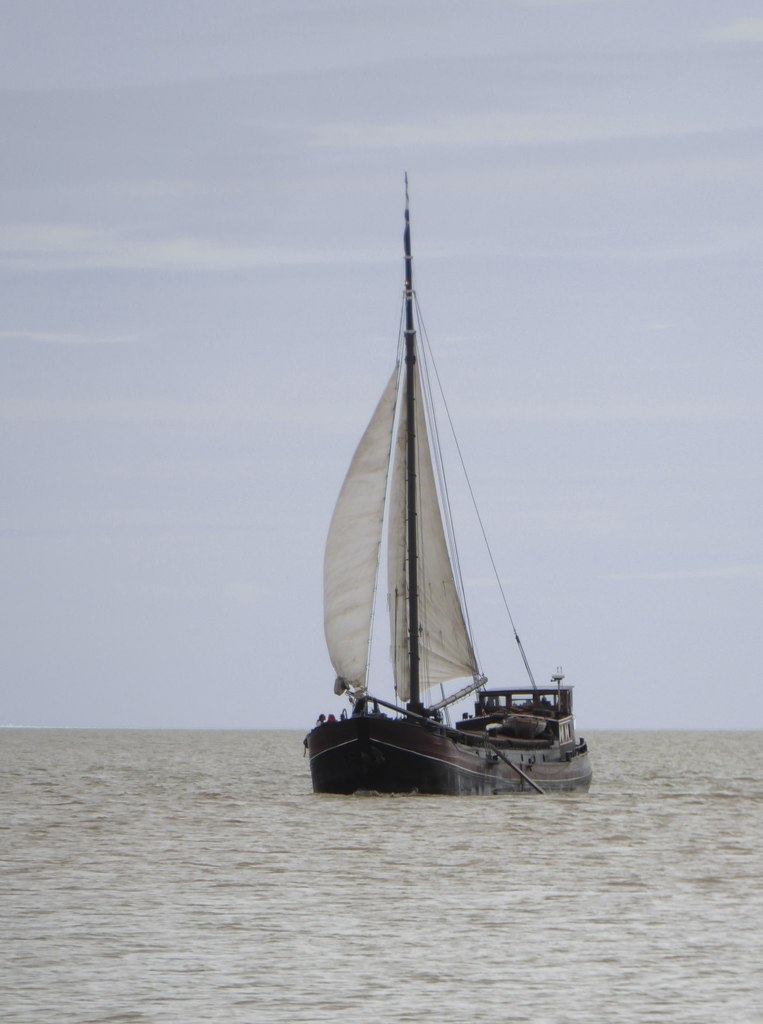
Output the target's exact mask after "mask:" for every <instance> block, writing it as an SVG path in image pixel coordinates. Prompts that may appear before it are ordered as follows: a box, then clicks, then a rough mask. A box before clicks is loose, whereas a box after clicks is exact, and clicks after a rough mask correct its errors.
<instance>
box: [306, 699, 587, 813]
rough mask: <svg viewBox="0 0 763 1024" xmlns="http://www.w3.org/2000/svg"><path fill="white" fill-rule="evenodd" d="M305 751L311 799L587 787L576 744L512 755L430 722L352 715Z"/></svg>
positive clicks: (324, 730)
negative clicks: (318, 795)
mask: <svg viewBox="0 0 763 1024" xmlns="http://www.w3.org/2000/svg"><path fill="white" fill-rule="evenodd" d="M305 745H306V747H307V750H308V753H309V757H310V772H311V775H312V780H313V790H314V791H315V792H316V793H339V794H350V793H358V792H375V793H429V794H442V795H447V796H466V795H475V796H481V795H488V794H494V793H522V792H533V791H534V790H533V787H532V785H531V784H530V783H528V781H526V779H525V778H523V777H522V775H521V774H520V772H521V773H523V774H524V775H525V776H527V778H528V779H532V781H533V782H534V783H535V784H536V785H537V786H539V787H540V788H541V789H542V790H543V792H563V791H580V792H584V791H586V790H587V789H588V787H589V785H590V783H591V764H590V760H589V757H588V752H587V748H586V746H585V743H584V742H583V741H580V742H579V743H577V744H570V745H568V747H567V748H566V749H565V747H560V746H559V745H558V744H555V745H553V746H549V745H548V744H545V745H543V744H538V746H537V747H535V746H533V745H528V741H527V740H525V741H524V743H523V744H522V746H521V749H514V748H512V746H511V744H510V743H499V742H493V741H490V740H487V739H486V737H485V736H479V735H464V734H463V733H461V732H457V731H456V730H455V729H450V728H447V727H446V726H443V725H440V724H438V723H436V722H434V721H427V722H422V721H421V720H413V719H409V718H390V717H388V716H386V715H357V716H353V717H351V718H347V719H344V720H340V721H337V722H328V723H326V724H325V725H321V726H316V728H315V729H313V730H312V732H310V733H309V734H308V735H307V737H306V738H305ZM498 752H499V753H498ZM504 758H508V760H510V761H511V762H512V763H513V764H515V765H516V766H517V769H519V771H516V770H515V769H514V768H512V767H511V766H510V765H509V764H507V763H506V761H505V760H504Z"/></svg>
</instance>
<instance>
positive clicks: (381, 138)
mask: <svg viewBox="0 0 763 1024" xmlns="http://www.w3.org/2000/svg"><path fill="white" fill-rule="evenodd" d="M704 131H707V125H704V124H701V123H699V122H666V121H659V120H649V119H644V120H638V119H635V120H632V121H630V122H628V121H625V120H623V119H621V118H618V119H616V120H615V119H612V120H608V119H606V118H592V117H588V116H585V115H579V114H551V113H516V114H506V113H488V114H475V115H471V116H457V117H439V118H432V119H430V120H426V121H393V122H388V123H386V124H370V123H367V122H357V121H336V122H329V123H327V124H323V125H321V126H319V127H318V128H317V129H316V130H315V133H314V135H313V142H314V143H315V144H316V145H318V146H322V147H330V148H340V149H366V148H371V149H402V148H405V149H410V148H414V147H418V148H421V147H448V148H453V147H455V146H458V147H464V146H467V147H477V146H512V145H525V146H526V145H549V144H558V143H573V142H601V141H611V140H613V139H630V138H644V139H646V138H665V137H672V136H676V135H691V134H695V133H698V132H704Z"/></svg>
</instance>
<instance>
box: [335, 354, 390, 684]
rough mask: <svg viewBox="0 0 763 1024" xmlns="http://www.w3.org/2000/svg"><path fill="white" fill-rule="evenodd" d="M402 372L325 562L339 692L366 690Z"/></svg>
mask: <svg viewBox="0 0 763 1024" xmlns="http://www.w3.org/2000/svg"><path fill="white" fill-rule="evenodd" d="M397 377H398V372H397V369H395V372H394V373H393V374H392V377H391V378H390V380H389V383H388V384H387V387H386V388H385V389H384V393H383V394H382V397H381V399H380V400H379V404H378V405H377V407H376V410H375V412H374V414H373V416H372V417H371V421H370V423H369V424H368V426H367V428H366V431H365V433H364V434H363V437H362V438H361V439H360V444H359V445H358V447H357V449H356V451H355V454H354V456H353V458H352V462H351V463H350V468H349V470H348V471H347V476H346V477H345V480H344V483H343V485H342V489H341V491H340V492H339V498H338V499H337V503H336V506H335V508H334V514H333V516H332V517H331V525H330V526H329V533H328V539H327V541H326V553H325V556H324V562H323V623H324V630H325V633H326V644H327V646H328V651H329V657H330V658H331V663H332V665H333V666H334V670H335V671H336V674H337V686H338V692H341V690H343V689H344V688H345V685H347V686H349V687H351V688H353V689H354V688H356V687H359V686H364V685H365V679H366V672H367V669H368V640H369V634H370V631H371V616H372V614H373V600H374V589H375V585H376V573H377V568H378V564H379V546H380V544H381V534H382V526H383V519H384V497H385V493H386V490H387V476H388V472H389V460H390V448H391V445H392V425H393V421H394V418H395V395H396V389H397Z"/></svg>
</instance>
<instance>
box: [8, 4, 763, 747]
mask: <svg viewBox="0 0 763 1024" xmlns="http://www.w3.org/2000/svg"><path fill="white" fill-rule="evenodd" d="M0 16H1V18H2V31H0V124H1V126H2V149H3V160H2V165H1V167H0V175H1V179H0V180H1V181H2V188H1V191H0V360H1V361H2V363H1V365H2V372H1V373H0V423H1V426H0V479H1V480H2V503H1V504H0V580H1V586H2V591H1V595H0V596H1V607H0V722H1V723H4V724H15V725H49V726H114V727H121V726H125V727H128V726H129V727H144V726H145V727H150V726H160V727H171V726H177V727H227V726H233V727H245V728H271V727H294V728H303V727H307V726H310V725H311V724H312V723H313V722H314V720H315V718H316V715H317V714H318V713H319V712H320V711H330V710H333V711H335V712H338V711H339V709H340V708H341V707H342V704H341V702H340V701H339V699H338V698H335V697H334V696H333V682H334V673H333V670H332V668H331V665H330V663H329V661H328V657H327V654H326V650H325V644H324V640H323V620H322V595H321V586H322V560H323V544H324V540H325V535H326V530H327V527H328V522H329V519H330V516H331V512H332V508H333V504H334V500H335V497H336V494H337V492H338V489H339V486H340V484H341V481H342V478H343V476H344V473H345V470H346V467H347V464H348V462H349V459H350V457H351V454H352V451H353V449H354V446H355V444H356V442H357V440H358V438H359V436H360V434H361V432H362V430H363V428H364V427H365V423H366V421H367V419H368V417H369V416H370V414H371V411H372V409H373V407H374V405H375V404H376V401H377V398H378V395H379V393H380V392H381V389H382V387H383V384H384V382H385V380H386V378H387V376H388V374H389V372H390V370H391V368H392V365H393V363H394V356H395V347H396V340H397V328H398V322H399V315H400V300H401V292H402V259H401V245H402V212H403V172H404V171H406V170H407V171H408V173H409V176H410V180H411V209H412V221H413V241H414V258H415V278H416V286H417V292H418V296H419V301H420V304H421V307H422V310H423V313H424V317H425V321H426V324H427V327H428V332H429V336H430V339H431V342H432V345H433V348H434V351H435V354H436V358H437V363H438V367H439V371H440V376H441V378H442V380H443V383H444V386H445V389H446V392H447V396H448V400H449V404H450V407H451V412H452V414H453V417H454V420H455V422H456V427H457V429H458V432H459V438H460V442H461V446H462V449H463V452H464V456H465V459H466V461H467V464H468V466H469V469H470V474H471V478H472V484H473V487H474V490H475V492H476V494H477V497H478V501H479V503H480V508H481V511H482V515H483V518H484V520H485V525H486V528H487V531H488V534H489V536H490V539H491V543H492V546H493V553H494V556H495V559H496V562H497V563H498V566H499V568H500V571H501V576H502V579H503V581H504V586H505V588H506V592H507V596H508V599H509V603H510V606H511V610H512V613H513V615H514V619H515V621H516V624H517V627H518V629H519V633H520V635H521V637H522V639H523V641H524V645H525V648H526V650H527V654H528V657H529V659H530V663H531V665H532V667H533V671H534V673H535V676H536V678H537V679H538V680H539V681H545V680H547V679H548V678H549V677H550V675H551V673H552V672H553V671H554V670H555V669H556V667H557V666H558V665H561V666H563V668H564V671H565V672H566V674H567V681H568V682H571V683H574V684H575V687H576V690H575V693H576V706H577V715H578V725H579V728H580V729H581V731H582V732H583V733H584V734H585V731H586V728H608V727H613V728H643V727H654V726H661V727H669V728H680V727H696V728H714V727H718V728H721V727H730V728H738V727H752V728H763V684H762V683H761V679H760V673H761V668H763V644H762V643H761V635H762V633H763V630H762V628H761V613H762V612H763V541H762V539H761V534H762V531H761V526H762V525H763V524H762V522H761V520H762V518H763V515H762V512H761V510H762V509H763V475H762V473H761V425H762V420H763V397H762V391H763V387H762V385H763V380H762V372H761V371H762V370H763V357H762V356H761V337H760V334H761V324H762V323H763V309H762V305H763V300H762V299H761V296H762V295H763V289H762V288H761V280H760V276H761V268H762V267H763V214H762V213H761V209H762V200H763V132H762V130H761V129H762V128H763V114H762V113H761V111H763V16H762V15H761V8H760V4H759V2H758V0H754V2H753V0H748V2H744V0H723V2H719V0H598V2H597V0H590V2H583V0H581V2H576V0H566V2H565V0H556V2H555V0H470V2H468V3H467V2H465V0H459V2H453V0H425V2H416V0H408V2H402V0H400V2H398V0H368V2H364V0H215V2H214V3H212V2H211V0H210V2H199V0H196V2H194V0H150V2H145V0H123V2H118V0H90V2H88V0H57V2H51V0H44V2H41V0H11V2H8V0H5V2H0ZM457 504H458V502H457ZM459 537H460V540H461V549H462V564H463V569H464V573H465V576H466V580H467V589H468V591H469V593H470V597H471V601H470V610H471V618H472V622H473V625H474V628H475V633H476V641H477V646H478V650H479V653H480V656H481V660H482V663H483V666H482V667H483V669H484V671H485V672H486V673H487V675H488V676H489V678H490V680H491V682H492V683H494V684H496V685H499V684H501V683H504V682H506V683H509V682H514V683H519V682H521V681H522V680H523V675H522V666H521V662H520V660H519V658H518V656H517V654H516V651H515V649H514V644H513V641H512V638H511V632H510V629H509V628H508V626H507V624H506V622H505V618H504V617H503V616H502V614H501V610H502V606H501V603H500V598H499V595H498V592H497V589H496V587H495V586H494V585H491V583H490V579H489V567H488V566H487V564H486V559H485V556H484V554H483V553H482V550H481V548H480V547H479V545H478V542H477V531H476V527H475V525H474V523H473V522H470V521H469V520H468V519H467V520H466V522H465V523H464V525H463V526H462V527H461V528H460V529H459ZM383 653H384V652H383V650H382V654H383ZM376 661H378V662H379V663H380V664H379V670H378V672H377V674H376V676H375V678H374V679H373V680H372V688H373V689H374V690H375V691H377V692H378V693H379V695H380V696H388V697H390V696H391V689H390V685H389V682H388V680H387V678H386V664H387V659H386V655H385V656H384V657H379V651H378V650H377V658H376ZM375 671H377V669H376V666H375Z"/></svg>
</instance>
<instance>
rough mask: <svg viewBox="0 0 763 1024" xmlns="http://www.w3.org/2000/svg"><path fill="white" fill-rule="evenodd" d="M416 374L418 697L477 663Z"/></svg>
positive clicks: (395, 524) (397, 536)
mask: <svg viewBox="0 0 763 1024" xmlns="http://www.w3.org/2000/svg"><path fill="white" fill-rule="evenodd" d="M415 373H416V393H417V394H418V395H419V401H417V402H416V414H415V427H416V449H417V454H418V466H417V493H418V515H417V530H418V552H419V561H418V581H419V626H420V638H419V656H420V686H421V691H422V693H423V692H425V691H426V690H428V689H430V688H431V687H433V686H438V685H439V684H440V683H444V682H446V681H447V680H448V679H458V678H461V677H464V676H474V675H475V674H476V673H477V672H478V669H477V663H476V659H475V656H474V649H473V647H472V643H471V639H470V638H469V633H468V630H467V628H466V623H465V621H464V613H463V610H462V608H461V602H460V600H459V597H458V592H457V590H456V584H455V580H454V576H453V568H452V565H451V561H450V555H449V553H448V545H447V542H446V540H445V530H444V527H443V522H442V513H441V511H440V504H439V501H438V498H437V489H436V486H435V477H434V470H433V467H432V456H431V452H430V447H429V438H428V433H427V427H426V420H425V416H424V409H423V401H422V398H423V396H422V391H421V381H420V378H419V374H418V366H416V367H415ZM406 475H407V472H406V416H405V410H403V411H402V415H401V417H400V422H399V424H398V432H397V440H396V444H395V467H394V470H393V475H392V489H391V494H390V507H389V548H388V566H387V569H388V585H389V606H390V607H389V610H390V627H391V631H392V638H391V648H392V662H393V665H394V674H395V688H396V690H397V697H398V700H401V701H403V700H408V699H409V698H410V680H409V675H410V669H409V660H408V573H407V552H406V547H407V545H406Z"/></svg>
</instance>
